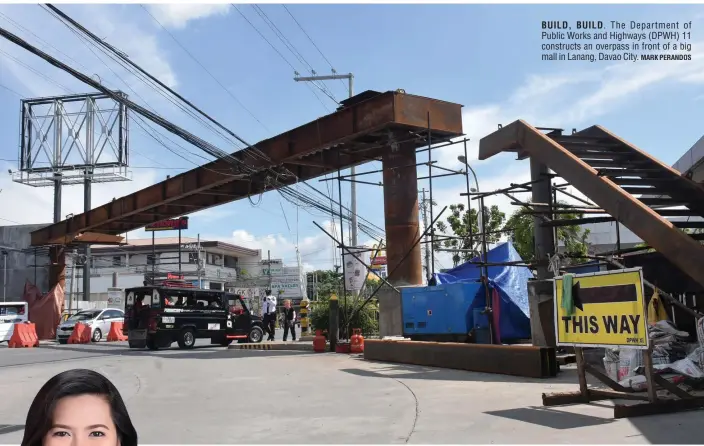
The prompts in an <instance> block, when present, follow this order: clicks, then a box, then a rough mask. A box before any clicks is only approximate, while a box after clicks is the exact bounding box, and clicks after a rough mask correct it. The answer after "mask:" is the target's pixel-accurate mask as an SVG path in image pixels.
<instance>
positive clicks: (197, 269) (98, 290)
mask: <svg viewBox="0 0 704 446" xmlns="http://www.w3.org/2000/svg"><path fill="white" fill-rule="evenodd" d="M91 254H92V255H91V260H92V261H91V280H90V300H107V293H108V288H110V287H113V286H116V287H118V288H129V287H135V286H142V285H143V284H144V283H145V281H146V282H150V281H151V280H152V278H153V279H154V280H163V279H167V278H168V277H180V278H182V279H183V280H186V281H189V282H191V283H192V284H193V285H195V286H200V287H202V288H205V289H212V290H224V289H226V284H227V283H232V282H235V281H236V280H237V278H238V276H239V274H240V272H241V271H242V270H245V271H249V270H251V266H252V265H259V263H260V261H261V250H259V249H250V248H244V247H241V246H236V245H232V244H229V243H224V242H221V241H214V240H213V241H211V240H200V241H198V239H195V238H188V237H182V238H181V244H180V249H179V239H178V237H159V238H154V240H153V243H152V239H151V238H149V239H132V240H129V242H128V243H127V244H124V245H121V246H100V245H96V246H94V247H93V249H92V252H91ZM70 258H71V264H70V266H69V268H68V270H67V274H71V277H70V278H67V283H66V288H67V292H68V293H71V294H72V295H74V296H77V299H80V300H86V299H84V298H83V280H82V275H83V270H82V268H80V267H78V268H76V271H75V273H76V274H75V277H76V282H75V284H74V285H73V287H72V284H71V282H72V281H71V278H73V277H74V275H73V272H72V271H71V269H72V266H73V263H74V261H75V262H77V263H78V264H80V262H81V258H80V255H79V256H70ZM179 259H180V260H179ZM115 273H116V276H117V277H116V278H115V279H116V280H115V282H116V284H115V283H114V282H113V280H114V277H113V276H114V275H115Z"/></svg>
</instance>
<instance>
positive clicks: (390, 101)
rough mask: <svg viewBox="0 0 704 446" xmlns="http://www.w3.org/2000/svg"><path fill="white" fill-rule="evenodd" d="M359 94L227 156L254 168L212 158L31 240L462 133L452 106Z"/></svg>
mask: <svg viewBox="0 0 704 446" xmlns="http://www.w3.org/2000/svg"><path fill="white" fill-rule="evenodd" d="M360 96H361V95H360ZM365 98H367V99H365V100H361V101H358V102H354V98H351V100H350V102H347V104H349V105H346V106H344V107H343V108H341V109H339V110H337V111H336V112H334V113H332V114H330V115H327V116H323V117H322V118H319V119H317V120H315V121H312V122H310V123H308V124H305V125H303V126H301V127H298V128H296V129H293V130H290V131H288V132H286V133H283V134H280V135H278V136H275V137H273V138H270V139H267V140H264V141H261V142H259V143H258V144H256V145H255V147H256V149H254V148H246V149H243V150H241V151H239V152H235V153H233V154H232V156H233V157H234V158H236V159H237V160H239V161H240V162H242V163H244V164H246V166H247V167H248V169H254V170H255V171H256V173H250V174H248V175H245V176H236V175H233V173H235V171H236V169H235V167H236V166H233V164H232V162H229V161H226V160H222V159H219V160H216V161H212V162H210V163H208V164H206V165H204V166H201V167H198V168H195V169H192V170H190V171H188V172H184V173H182V174H180V175H176V176H174V177H171V178H169V179H167V180H165V181H162V182H160V183H157V184H154V185H152V186H149V187H147V188H145V189H142V190H140V191H137V192H135V193H133V194H130V195H127V196H125V197H122V198H118V199H116V200H113V201H112V202H110V203H107V204H104V205H102V206H99V207H97V208H95V209H93V210H91V211H89V212H86V213H83V214H78V215H75V216H74V217H72V218H70V219H67V220H64V221H61V222H58V223H55V224H52V225H49V226H47V227H45V228H42V229H40V230H37V231H34V232H33V233H32V245H33V246H41V245H47V244H50V243H51V241H52V240H57V239H65V238H66V237H67V236H69V237H71V236H74V235H76V234H79V233H82V232H85V231H91V232H97V233H105V234H121V233H125V232H127V231H131V230H134V229H138V228H140V227H143V226H145V225H147V224H149V223H152V222H155V221H158V220H161V219H164V218H170V217H175V216H179V215H186V214H190V213H193V212H197V211H200V210H203V209H207V208H209V207H212V206H217V205H220V204H224V203H228V202H231V201H235V200H239V199H242V198H245V197H248V196H251V195H257V194H259V193H262V192H265V191H267V190H273V189H275V188H276V187H275V186H272V185H271V180H272V176H274V174H276V175H277V177H278V182H280V183H281V184H285V185H288V184H294V183H295V182H296V181H302V180H308V179H311V178H315V177H317V176H320V175H324V174H326V173H328V172H332V171H335V170H337V169H340V168H342V169H344V168H347V167H350V166H352V165H357V164H362V163H365V162H368V161H371V160H376V159H379V158H380V157H381V155H382V153H383V151H384V150H386V146H387V144H388V143H389V140H390V139H391V140H395V139H399V138H400V139H403V138H408V139H411V140H413V139H414V138H415V140H417V143H416V145H415V146H414V147H417V146H419V145H421V144H425V140H424V139H423V138H422V137H419V135H420V134H427V132H431V133H432V137H433V141H441V140H444V139H448V138H452V137H457V136H460V135H462V113H461V109H462V106H461V105H459V104H454V103H450V102H445V101H439V100H436V99H430V98H425V97H420V96H414V95H408V94H405V93H403V92H400V91H390V92H386V93H374V94H371V95H370V94H366V95H365ZM259 151H261V152H259ZM282 166H285V167H286V169H288V170H289V171H291V172H292V173H293V174H294V175H295V177H292V176H285V175H284V173H283V170H282V171H281V172H282V174H281V176H279V175H278V171H276V169H278V168H280V167H282ZM272 169H273V170H272ZM272 172H274V173H272Z"/></svg>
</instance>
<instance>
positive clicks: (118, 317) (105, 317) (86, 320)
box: [56, 308, 125, 344]
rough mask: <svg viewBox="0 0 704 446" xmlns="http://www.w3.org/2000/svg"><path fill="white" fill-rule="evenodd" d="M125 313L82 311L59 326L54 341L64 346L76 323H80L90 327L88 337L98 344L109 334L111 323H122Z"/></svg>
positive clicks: (117, 311) (117, 310)
mask: <svg viewBox="0 0 704 446" xmlns="http://www.w3.org/2000/svg"><path fill="white" fill-rule="evenodd" d="M124 321H125V313H124V312H123V311H122V310H119V309H117V308H106V309H104V310H82V311H79V312H78V313H76V314H74V315H73V316H71V317H69V318H68V319H66V321H65V322H62V323H61V324H59V327H58V328H57V329H56V340H57V341H59V344H66V343H67V342H68V338H69V337H70V336H71V333H73V328H74V327H75V326H76V323H78V322H81V323H83V324H86V325H88V326H90V330H91V332H90V335H91V340H92V341H93V342H99V341H100V340H101V339H103V337H107V335H108V333H110V325H112V323H113V322H124Z"/></svg>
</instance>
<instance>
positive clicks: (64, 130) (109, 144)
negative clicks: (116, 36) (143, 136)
mask: <svg viewBox="0 0 704 446" xmlns="http://www.w3.org/2000/svg"><path fill="white" fill-rule="evenodd" d="M116 94H118V95H120V96H122V97H125V98H126V97H127V95H125V94H124V93H122V92H116ZM20 126H21V128H20V154H19V167H18V170H17V171H16V172H11V174H12V181H14V182H16V183H22V184H26V185H28V186H33V187H48V186H53V187H54V223H57V222H59V221H61V220H63V217H62V215H61V189H62V186H71V185H77V184H83V188H84V196H83V207H84V211H86V212H87V211H89V210H90V209H91V185H92V184H93V183H108V182H114V181H129V180H131V172H130V171H129V170H128V167H129V131H128V114H127V107H125V106H124V105H123V104H120V103H119V102H117V101H115V100H113V99H112V98H110V97H109V96H108V95H106V94H103V93H89V94H75V95H67V96H53V97H46V98H34V99H23V100H22V103H21V122H20ZM85 259H86V260H85V263H84V266H83V268H84V269H83V296H84V299H85V300H88V299H89V297H90V246H88V245H86V247H85Z"/></svg>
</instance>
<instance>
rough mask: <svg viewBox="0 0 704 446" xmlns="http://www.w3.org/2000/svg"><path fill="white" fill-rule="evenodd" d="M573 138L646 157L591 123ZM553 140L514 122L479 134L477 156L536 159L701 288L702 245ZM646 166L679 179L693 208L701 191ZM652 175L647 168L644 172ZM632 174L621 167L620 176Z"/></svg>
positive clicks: (669, 171) (703, 191) (660, 166)
mask: <svg viewBox="0 0 704 446" xmlns="http://www.w3.org/2000/svg"><path fill="white" fill-rule="evenodd" d="M575 136H584V137H587V138H599V139H600V140H602V141H611V143H612V144H613V145H614V146H618V147H620V148H621V149H622V153H624V154H627V153H629V152H630V153H631V154H634V155H640V156H643V155H645V156H647V157H648V158H651V157H650V156H649V155H647V154H645V153H644V152H642V151H640V150H639V149H637V148H635V147H634V146H632V145H631V144H629V143H627V142H625V141H624V140H622V139H620V138H618V137H616V136H615V135H613V134H611V133H609V132H608V131H606V130H605V129H603V128H601V127H599V126H594V127H590V128H589V129H587V130H585V131H583V132H579V133H576V134H575ZM553 138H555V139H559V136H548V135H545V134H543V133H542V132H541V131H539V130H538V129H536V128H535V127H533V126H531V125H530V124H528V123H526V122H525V121H522V120H518V121H515V122H513V123H511V124H509V125H507V126H504V127H503V128H501V129H499V130H498V131H496V132H494V133H492V134H490V135H487V136H485V137H484V138H482V139H481V141H480V142H479V159H480V160H484V159H487V158H490V157H492V156H494V155H496V154H498V153H501V152H518V153H519V154H522V155H524V156H530V157H533V158H536V159H538V160H539V161H540V162H542V163H544V164H545V165H547V166H548V167H549V168H550V169H552V170H553V171H555V172H556V173H557V174H558V175H559V176H560V177H562V178H564V179H565V180H566V181H567V182H569V183H570V184H572V185H573V186H574V187H576V188H577V189H578V190H579V191H580V192H582V193H583V194H584V195H586V196H587V197H589V199H590V200H592V201H593V202H594V203H596V204H597V205H598V206H600V207H601V208H602V209H603V210H604V211H606V212H608V213H609V214H610V215H612V216H613V217H614V218H615V219H616V220H618V221H619V222H621V223H623V224H624V225H625V226H626V227H627V228H628V229H630V230H631V231H633V233H635V234H636V235H638V236H639V237H640V238H641V239H643V241H645V242H646V243H647V244H648V245H650V246H652V247H653V248H655V249H656V250H658V251H660V252H661V253H662V254H663V255H664V256H665V257H666V258H667V259H668V260H670V261H671V262H672V263H673V264H675V265H676V266H677V267H678V268H680V269H681V270H682V271H684V272H685V273H686V274H687V275H689V276H690V277H692V278H693V279H694V280H696V281H697V282H698V283H700V284H701V285H702V286H704V269H703V268H701V266H700V265H701V264H702V263H704V246H702V245H701V244H700V243H699V242H698V241H696V240H694V239H693V238H692V237H690V236H688V235H687V234H685V233H684V232H682V231H680V230H678V229H677V228H676V227H675V226H674V225H673V223H672V222H670V221H668V220H666V219H665V218H663V217H662V216H660V215H659V214H658V212H656V211H655V210H653V209H651V208H649V207H648V206H646V205H645V204H643V203H642V202H641V201H639V199H638V198H636V197H634V196H632V195H631V194H629V193H628V192H626V191H624V190H623V189H621V187H620V186H619V185H618V184H617V182H616V181H615V179H611V178H608V177H607V176H603V175H601V174H600V172H599V171H598V170H597V169H595V168H593V167H591V166H590V165H589V164H588V163H587V162H585V161H583V160H582V159H580V158H579V157H578V156H577V155H575V154H574V153H572V152H571V151H570V150H569V149H568V148H566V147H564V146H563V145H561V144H560V143H558V142H556V141H555V140H553ZM619 144H620V145H619ZM651 159H652V158H651ZM650 170H656V171H658V172H657V173H658V174H661V177H662V178H668V177H669V178H670V179H671V180H673V181H677V182H679V183H681V188H684V189H686V190H688V191H689V193H690V194H696V196H695V197H692V199H691V200H690V201H692V203H693V205H692V206H693V207H698V206H697V204H698V203H699V202H700V201H701V200H702V199H703V198H704V189H702V188H701V187H700V186H699V185H697V184H696V183H694V182H692V181H691V180H688V179H687V178H685V177H683V176H681V175H679V172H677V171H675V170H674V169H672V168H670V167H668V166H665V165H664V164H662V163H660V162H657V163H655V162H654V163H653V164H652V165H651V168H650ZM651 174H652V172H649V173H648V175H651ZM637 175H638V174H637V173H634V172H628V171H626V172H624V174H623V175H622V176H637ZM644 176H646V177H647V175H644ZM645 181H648V180H647V178H646V180H645ZM673 198H674V197H673ZM690 209H692V207H690Z"/></svg>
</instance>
